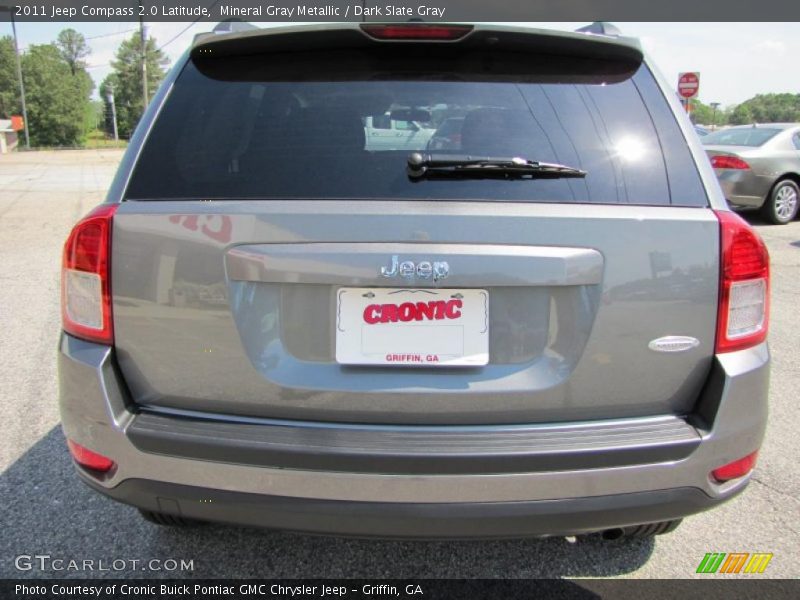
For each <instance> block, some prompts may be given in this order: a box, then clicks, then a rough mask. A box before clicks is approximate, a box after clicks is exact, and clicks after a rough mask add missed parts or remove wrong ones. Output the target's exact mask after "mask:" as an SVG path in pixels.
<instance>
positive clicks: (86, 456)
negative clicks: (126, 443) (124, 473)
mask: <svg viewBox="0 0 800 600" xmlns="http://www.w3.org/2000/svg"><path fill="white" fill-rule="evenodd" d="M67 446H68V447H69V453H70V454H71V455H72V458H73V459H75V462H76V463H78V464H79V465H80V466H82V467H84V468H86V469H91V470H92V471H97V472H99V473H107V472H108V471H110V470H111V469H112V468H113V467H114V461H113V460H111V459H110V458H108V457H107V456H103V455H102V454H98V453H97V452H92V451H91V450H89V449H88V448H85V447H83V446H81V445H80V444H77V443H75V442H73V441H72V440H67Z"/></svg>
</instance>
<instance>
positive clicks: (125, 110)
mask: <svg viewBox="0 0 800 600" xmlns="http://www.w3.org/2000/svg"><path fill="white" fill-rule="evenodd" d="M144 47H145V57H146V59H145V60H146V65H147V87H148V92H149V98H152V97H153V94H154V93H155V91H156V89H157V88H158V85H159V84H160V83H161V80H162V79H163V78H164V74H165V70H164V68H165V67H166V66H167V64H169V60H168V59H167V57H166V56H164V54H163V53H162V52H161V50H159V49H158V47H157V46H156V41H155V39H153V38H149V39H147V40H146V43H145V46H144ZM111 67H112V68H113V71H112V73H111V74H110V75H109V76H108V77H106V78H105V79H104V80H103V83H102V84H101V85H100V96H101V97H102V98H103V100H104V101H105V102H108V94H109V92H110V91H112V90H113V93H114V98H115V102H116V109H117V128H118V130H119V137H120V138H128V137H130V136H131V134H132V133H133V130H134V128H135V127H136V124H137V123H138V122H139V119H140V118H141V116H142V113H143V112H144V100H143V95H142V40H141V37H140V36H139V33H138V32H137V33H134V34H133V35H132V36H131V37H130V38H128V39H127V40H125V41H124V42H122V44H120V47H119V48H118V49H117V54H116V58H115V60H114V61H112V63H111ZM106 113H107V115H110V113H111V108H110V106H109V107H108V109H107V111H106ZM107 131H109V132H110V131H112V128H111V127H110V126H107Z"/></svg>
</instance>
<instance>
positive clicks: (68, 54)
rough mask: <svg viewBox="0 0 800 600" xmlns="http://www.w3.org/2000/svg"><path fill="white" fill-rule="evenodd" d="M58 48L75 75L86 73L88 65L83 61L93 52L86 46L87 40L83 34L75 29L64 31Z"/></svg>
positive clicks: (60, 34) (59, 37)
mask: <svg viewBox="0 0 800 600" xmlns="http://www.w3.org/2000/svg"><path fill="white" fill-rule="evenodd" d="M56 46H58V51H59V52H60V53H61V58H63V59H64V62H66V63H67V64H68V65H69V68H70V71H71V72H72V74H73V75H75V74H76V73H77V72H78V71H79V70H84V71H85V69H86V63H85V62H84V60H83V59H84V58H86V57H87V56H89V54H90V53H91V50H90V49H89V46H87V45H86V38H85V37H83V35H82V34H80V33H78V32H77V31H75V30H74V29H64V30H62V31H61V33H59V34H58V40H57V41H56Z"/></svg>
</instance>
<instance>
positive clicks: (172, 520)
mask: <svg viewBox="0 0 800 600" xmlns="http://www.w3.org/2000/svg"><path fill="white" fill-rule="evenodd" d="M139 514H140V515H142V518H143V519H144V520H145V521H149V522H150V523H155V524H156V525H161V526H162V527H198V526H200V525H204V524H205V523H204V522H203V521H197V520H195V519H187V518H186V517H179V516H177V515H168V514H166V513H160V512H155V511H152V510H144V509H143V508H140V509H139Z"/></svg>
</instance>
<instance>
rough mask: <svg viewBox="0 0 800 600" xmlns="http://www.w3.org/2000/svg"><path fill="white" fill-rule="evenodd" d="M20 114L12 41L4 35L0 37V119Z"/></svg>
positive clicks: (8, 36)
mask: <svg viewBox="0 0 800 600" xmlns="http://www.w3.org/2000/svg"><path fill="white" fill-rule="evenodd" d="M20 112H21V108H20V103H19V81H18V80H17V65H16V62H15V59H14V40H13V38H12V37H11V36H10V35H5V36H3V37H0V118H5V119H7V118H8V117H10V116H11V115H16V114H19V113H20Z"/></svg>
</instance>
